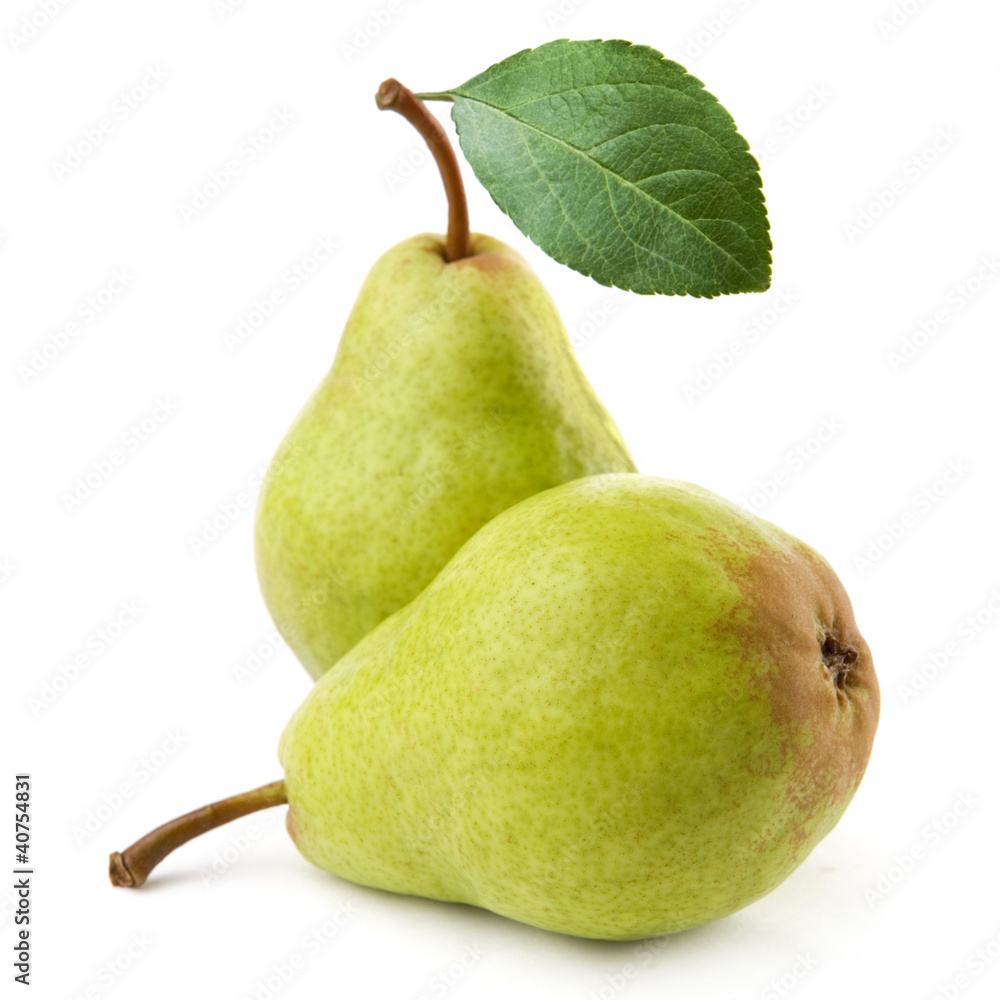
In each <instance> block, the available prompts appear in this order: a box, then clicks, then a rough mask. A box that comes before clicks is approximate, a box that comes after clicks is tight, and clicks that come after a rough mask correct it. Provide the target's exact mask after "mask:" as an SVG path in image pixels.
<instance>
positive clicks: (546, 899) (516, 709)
mask: <svg viewBox="0 0 1000 1000" xmlns="http://www.w3.org/2000/svg"><path fill="white" fill-rule="evenodd" d="M878 710H879V690H878V683H877V681H876V678H875V673H874V669H873V667H872V660H871V653H870V651H869V649H868V646H867V645H866V644H865V641H864V639H862V637H861V636H860V634H859V633H858V630H857V626H856V625H855V622H854V618H853V615H852V611H851V606H850V602H849V600H848V598H847V595H846V594H845V592H844V589H843V587H842V586H841V584H840V582H839V580H838V579H837V577H836V575H835V574H834V572H833V570H832V569H831V568H830V566H829V565H828V564H827V563H826V562H825V561H824V560H823V559H822V558H821V557H820V556H819V555H818V554H817V553H815V552H814V551H813V550H812V549H810V548H809V547H808V546H806V545H804V544H803V543H801V542H799V541H797V540H796V539H795V538H793V537H791V536H790V535H788V534H786V533H785V532H783V531H782V530H780V529H779V528H777V527H775V526H774V525H772V524H770V523H768V522H766V521H763V520H761V519H760V518H757V517H755V516H754V515H751V514H749V513H747V512H745V511H744V510H742V509H741V508H739V507H737V506H735V505H734V504H731V503H729V502H727V501H725V500H723V499H721V498H720V497H718V496H715V495H714V494H712V493H710V492H709V491H707V490H704V489H702V488H700V487H697V486H692V485H690V484H687V483H681V482H675V481H672V480H665V479H657V478H653V477H649V476H615V475H611V476H598V477H593V478H590V479H585V480H580V481H578V482H573V483H568V484H566V485H562V486H558V487H556V488H554V489H551V490H549V491H547V492H545V493H541V494H539V495H536V496H533V497H531V498H529V499H527V500H524V501H522V502H521V503H519V504H518V505H516V506H515V507H512V508H511V509H509V510H507V511H506V512H505V513H503V514H501V515H499V516H498V517H497V518H496V519H495V520H493V521H491V522H490V523H489V524H488V525H486V526H485V527H484V528H482V529H481V530H480V531H479V532H478V533H477V534H476V535H475V536H474V537H473V538H472V539H471V540H470V541H469V542H467V543H466V544H465V546H464V547H463V548H462V549H461V550H460V551H459V552H458V554H457V555H456V556H455V557H454V558H453V559H452V560H451V561H450V562H449V563H448V565H447V566H446V567H445V568H444V570H443V571H442V572H441V573H440V574H439V575H438V577H437V578H436V579H435V580H434V581H433V583H431V585H430V586H429V587H428V588H427V589H426V590H425V591H424V592H423V593H422V594H421V595H420V596H419V597H418V598H417V599H416V600H414V601H413V602H412V603H411V604H409V605H407V606H406V607H405V608H403V609H402V610H401V611H399V612H397V613H396V614H395V615H393V616H392V617H391V618H389V619H388V620H387V621H385V622H383V623H382V624H381V625H380V626H379V627H378V628H376V629H375V630H374V631H373V632H372V633H371V634H370V635H368V636H367V637H366V638H365V639H363V640H362V641H361V642H360V643H358V645H357V646H355V648H354V649H353V650H351V652H349V653H348V654H347V655H346V656H345V657H344V658H343V659H342V660H341V661H340V662H339V663H338V664H337V665H336V666H335V667H334V668H333V669H332V670H331V671H330V672H329V673H327V674H326V676H324V677H323V678H322V679H321V680H320V681H319V682H318V683H317V684H316V686H315V687H314V688H313V690H312V691H311V692H310V694H309V695H308V697H307V698H306V700H305V702H304V703H303V704H302V705H301V706H300V708H299V709H298V711H297V712H296V714H295V715H294V716H293V718H292V719H291V721H290V722H289V724H288V727H287V729H286V730H285V732H284V734H283V736H282V739H281V745H280V750H279V755H280V758H281V761H282V764H283V766H284V768H285V786H286V790H287V794H288V799H289V803H290V809H289V815H288V825H289V830H290V832H291V834H292V836H293V838H294V840H295V842H296V844H297V845H298V847H299V849H300V850H301V852H302V853H303V855H305V857H306V858H308V859H309V860H310V861H312V862H313V863H314V864H316V865H318V866H320V867H321V868H324V869H327V870H328V871H331V872H335V873H336V874H338V875H340V876H342V877H344V878H346V879H350V880H352V881H355V882H360V883H362V884H364V885H369V886H375V887H378V888H382V889H389V890H392V891H395V892H400V893H409V894H416V895H420V896H429V897H432V898H435V899H442V900H453V901H460V902H464V903H471V904H474V905H477V906H481V907H485V908H487V909H489V910H493V911H495V912H497V913H500V914H504V915H506V916H508V917H512V918H514V919H516V920H520V921H523V922H525V923H528V924H532V925H534V926H536V927H541V928H545V929H547V930H553V931H561V932H565V933H567V934H574V935H579V936H581V937H588V938H607V939H636V938H644V937H650V936H654V935H660V934H666V933H670V932H674V931H680V930H683V929H685V928H690V927H694V926H697V925H700V924H704V923H707V922H708V921H711V920H715V919H718V918H720V917H723V916H725V915H726V914H729V913H732V912H733V911H735V910H738V909H740V908H741V907H744V906H746V905H747V904H748V903H750V902H752V901H753V900H755V899H758V898H759V897H760V896H762V895H764V894H765V893H767V892H769V891H770V890H771V889H773V888H774V887H775V886H777V885H778V884H779V883H780V882H781V881H782V880H783V879H784V878H785V877H786V876H787V875H788V874H789V873H790V872H791V871H792V870H793V869H794V868H795V867H796V866H797V865H799V864H800V863H801V862H802V861H803V860H804V859H805V858H806V856H807V855H808V854H809V852H810V851H811V850H812V849H813V847H814V846H815V845H816V844H817V843H818V842H819V841H820V840H821V839H822V837H823V836H824V835H825V834H826V833H828V832H829V831H830V829H832V827H833V826H834V824H835V823H836V822H837V820H838V819H839V817H840V816H841V814H842V813H843V811H844V809H845V808H846V807H847V804H848V803H849V802H850V800H851V797H852V796H853V794H854V792H855V789H856V788H857V787H858V783H859V782H860V780H861V777H862V775H863V773H864V770H865V766H866V764H867V761H868V756H869V753H870V751H871V746H872V740H873V737H874V733H875V727H876V724H877V719H878Z"/></svg>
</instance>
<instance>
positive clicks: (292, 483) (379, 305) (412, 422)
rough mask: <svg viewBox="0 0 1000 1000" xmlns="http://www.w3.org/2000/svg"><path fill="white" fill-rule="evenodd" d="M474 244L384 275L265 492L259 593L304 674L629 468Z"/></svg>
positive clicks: (415, 244) (498, 249) (407, 259)
mask: <svg viewBox="0 0 1000 1000" xmlns="http://www.w3.org/2000/svg"><path fill="white" fill-rule="evenodd" d="M471 248H472V255H471V256H468V257H464V258H462V259H460V260H455V261H452V262H450V263H449V262H446V260H445V248H444V243H443V241H442V238H441V237H438V236H433V235H428V234H425V235H421V236H416V237H413V238H411V239H408V240H404V241H403V242H402V243H400V244H398V245H397V246H395V247H393V248H392V249H391V250H389V251H388V252H387V253H385V254H384V255H383V256H382V257H381V258H380V259H379V260H378V261H377V262H376V264H375V265H374V267H373V268H372V270H371V271H370V272H369V274H368V277H367V278H366V280H365V282H364V285H363V286H362V288H361V291H360V293H359V295H358V299H357V302H356V303H355V306H354V309H353V311H352V312H351V315H350V317H349V318H348V321H347V325H346V327H345V329H344V333H343V336H342V338H341V341H340V346H339V349H338V351H337V356H336V359H335V361H334V364H333V367H332V368H331V370H330V372H329V373H328V374H327V375H326V377H325V378H324V379H323V381H322V382H321V383H320V385H319V387H318V388H317V389H316V391H315V392H314V393H313V395H312V397H311V398H310V399H309V401H308V402H307V403H306V405H305V407H304V409H303V410H302V412H301V413H300V414H299V416H298V417H297V419H296V420H295V422H294V424H293V425H292V427H291V429H290V430H289V432H288V434H287V435H286V437H285V440H284V442H283V443H282V446H281V447H280V448H279V450H278V453H277V455H276V457H275V459H274V461H273V462H272V465H271V468H270V470H269V472H268V475H267V477H266V480H265V482H264V486H263V488H262V491H261V495H260V499H259V502H258V508H257V520H256V529H255V544H256V556H257V569H258V576H259V579H260V584H261V589H262V591H263V594H264V599H265V601H266V603H267V606H268V608H269V610H270V612H271V615H272V617H273V618H274V621H275V623H276V624H277V626H278V629H279V630H280V632H281V633H282V634H283V635H284V636H285V638H286V639H287V640H288V642H289V645H290V646H291V647H292V649H293V650H294V651H295V653H296V654H297V655H298V657H299V659H300V660H301V661H302V663H303V664H304V665H305V667H306V669H307V670H308V671H309V673H310V674H312V676H313V677H319V676H320V675H321V674H322V673H323V672H324V671H325V670H327V669H328V668H329V667H330V666H331V664H333V663H334V662H336V661H337V660H338V659H339V658H340V657H341V656H342V655H343V654H344V653H345V652H347V650H348V649H350V648H351V647H352V646H353V645H354V644H355V643H356V642H357V641H358V640H359V639H360V638H361V637H362V636H364V635H365V634H366V633H367V632H369V631H370V630H371V629H372V628H374V627H375V626H376V625H377V624H378V623H379V622H381V621H382V620H383V619H384V618H386V617H388V616H389V615H390V614H392V613H393V612H394V611H396V610H398V609H399V608H401V607H402V606H403V605H405V604H407V603H408V602H409V601H411V600H413V598H415V597H416V596H417V595H418V594H419V593H420V592H421V590H423V589H424V587H426V586H427V584H428V583H430V581H431V580H433V579H434V577H435V576H436V575H437V573H438V571H439V570H440V569H441V567H442V566H444V564H445V563H446V562H447V561H448V560H449V559H450V558H451V556H452V555H454V553H455V552H456V551H457V550H458V549H459V547H460V546H461V545H462V544H463V543H464V542H465V541H466V540H467V539H469V538H471V537H472V535H474V534H475V532H476V531H477V530H478V529H479V528H480V527H482V526H483V525H484V524H486V523H487V522H488V521H489V520H491V519H492V518H493V517H495V516H496V515H497V514H499V513H500V512H501V511H503V510H506V509H507V508H508V507H510V506H512V505H513V504H515V503H517V502H518V501H520V500H523V499H524V498H525V497H529V496H531V495H532V494H535V493H538V492H540V491H542V490H546V489H549V488H550V487H552V486H556V485H559V484H560V483H563V482H567V481H569V480H573V479H578V478H580V477H582V476H588V475H591V474H594V473H601V472H633V471H635V466H634V464H633V463H632V459H631V457H630V456H629V453H628V450H627V448H626V447H625V445H624V443H623V442H622V439H621V436H620V434H619V433H618V430H617V428H616V427H615V425H614V422H613V421H612V419H611V417H610V416H609V415H608V413H607V411H606V410H605V409H604V407H603V406H602V405H601V403H600V401H599V400H598V399H597V397H596V395H595V394H594V391H593V389H592V388H591V387H590V384H589V383H588V382H587V379H586V376H585V375H584V374H583V371H582V370H581V368H580V366H579V364H578V363H577V361H576V358H575V356H574V353H573V349H572V346H571V345H570V342H569V338H568V336H567V333H566V329H565V327H564V326H563V323H562V320H561V319H560V318H559V314H558V312H557V311H556V308H555V306H554V304H553V302H552V300H551V298H550V297H549V295H548V293H547V292H546V291H545V289H544V288H543V287H542V284H541V282H540V281H539V280H538V278H537V277H536V275H535V274H534V272H533V271H532V270H531V269H530V268H529V267H528V265H527V264H526V263H525V261H524V260H523V259H522V258H521V257H520V255H519V254H517V253H516V252H515V251H514V250H512V249H511V248H510V247H508V246H506V245H504V244H503V243H500V242H499V241H497V240H494V239H491V238H489V237H487V236H480V235H473V236H472V238H471Z"/></svg>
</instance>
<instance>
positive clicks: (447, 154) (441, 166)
mask: <svg viewBox="0 0 1000 1000" xmlns="http://www.w3.org/2000/svg"><path fill="white" fill-rule="evenodd" d="M375 103H376V104H377V105H378V106H379V107H380V108H381V109H382V110H383V111H396V112H398V113H399V114H401V115H402V116H403V117H404V118H405V119H406V120H407V121H408V122H409V123H410V124H411V125H412V126H413V127H414V128H415V129H416V130H417V131H418V132H419V133H420V134H421V135H422V136H423V137H424V141H425V142H426V143H427V145H428V146H429V147H430V151H431V152H432V153H433V154H434V160H435V161H436V162H437V165H438V170H439V171H440V172H441V180H442V181H444V192H445V194H446V195H447V196H448V235H447V237H446V238H445V256H446V257H447V259H448V260H449V261H453V260H461V259H462V258H463V257H469V256H471V254H472V247H471V246H470V243H469V207H468V205H467V203H466V201H465V187H464V185H463V184H462V173H461V171H460V170H459V167H458V157H457V156H455V150H454V149H453V148H452V145H451V143H450V142H449V141H448V136H447V134H446V133H445V131H444V129H443V128H442V127H441V123H440V122H439V121H438V120H437V119H436V118H435V117H434V116H433V115H432V114H431V113H430V110H429V109H428V107H427V105H426V104H424V102H423V101H421V100H420V99H419V98H417V97H415V96H414V94H413V91H412V90H410V89H409V88H407V87H404V86H403V85H402V84H401V83H400V82H399V81H398V80H394V79H391V78H390V79H388V80H386V81H385V82H384V83H383V84H382V85H381V86H380V87H379V88H378V93H376V95H375Z"/></svg>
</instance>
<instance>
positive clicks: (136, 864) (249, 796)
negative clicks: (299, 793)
mask: <svg viewBox="0 0 1000 1000" xmlns="http://www.w3.org/2000/svg"><path fill="white" fill-rule="evenodd" d="M287 802H288V798H287V797H286V795H285V783H284V782H283V781H272V782H271V784H269V785H263V786H262V787H260V788H255V789H254V790H253V791H252V792H244V793H243V794H242V795H233V796H231V797H230V798H228V799H223V800H222V801H221V802H213V803H212V804H211V805H208V806H202V808H201V809H195V810H194V812H189V813H187V814H185V815H184V816H178V817H177V819H172V820H171V821H170V822H169V823H164V824H163V826H158V827H157V828H156V829H155V830H153V831H152V832H150V833H147V834H146V836H145V837H143V838H142V839H140V840H137V841H136V842H135V843H134V844H133V845H132V846H131V847H128V848H126V849H125V850H124V851H122V852H121V853H119V852H118V851H115V853H114V854H112V855H111V858H110V865H109V869H108V874H109V875H110V877H111V884H112V885H117V886H124V887H126V888H129V889H138V888H139V886H140V885H142V884H143V883H144V882H145V881H146V879H147V878H148V877H149V873H150V872H151V871H152V870H153V869H154V868H155V867H156V866H157V865H158V864H159V863H160V862H161V861H162V860H163V859H164V858H165V857H166V856H167V855H168V854H170V853H171V851H175V850H176V849H177V848H178V847H180V846H181V844H186V843H187V842H188V841H189V840H193V839H194V838H195V837H198V836H200V835H201V834H203V833H208V831H209V830H214V829H215V828H216V827H217V826H223V825H224V824H226V823H230V822H232V821H233V820H234V819H239V818H240V817H241V816H248V815H249V814H250V813H254V812H257V811H258V810H260V809H267V808H269V807H270V806H281V805H285V804H286V803H287Z"/></svg>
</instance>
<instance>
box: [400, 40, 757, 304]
mask: <svg viewBox="0 0 1000 1000" xmlns="http://www.w3.org/2000/svg"><path fill="white" fill-rule="evenodd" d="M418 96H422V97H425V98H427V99H431V98H434V97H438V98H448V97H450V98H451V99H452V100H453V101H454V102H455V103H454V107H453V109H452V118H453V119H454V121H455V126H456V128H457V129H458V135H459V140H460V142H461V145H462V150H463V151H464V153H465V155H466V157H467V158H468V160H469V163H470V164H471V165H472V168H473V170H475V172H476V176H477V177H478V178H479V180H480V181H482V183H483V184H484V185H485V186H486V188H487V189H488V190H489V192H490V194H491V195H492V196H493V199H494V201H496V203H497V204H498V205H499V206H500V208H501V209H503V211H504V212H506V213H507V214H508V215H509V216H510V217H511V219H512V220H513V221H514V223H515V225H517V227H518V228H519V229H520V230H521V231H522V232H523V233H525V234H526V235H527V236H528V237H529V238H530V239H532V240H533V241H534V242H535V243H537V244H538V246H540V247H541V248H542V250H544V251H545V252H546V253H547V254H549V255H550V256H551V257H554V258H555V259H556V260H558V261H560V262H562V263H563V264H568V265H569V266H570V267H572V268H574V269H575V270H577V271H580V272H582V273H583V274H587V275H590V276H591V277H593V278H594V280H595V281H598V282H600V283H601V284H602V285H614V286H617V287H619V288H625V289H629V290H631V291H635V292H644V293H652V292H660V293H664V294H667V295H696V296H713V295H719V294H727V293H731V292H762V291H764V290H765V289H766V288H767V287H768V286H769V285H770V280H771V254H770V250H771V239H770V236H769V235H768V221H767V210H766V208H765V206H764V195H763V192H762V191H761V180H760V173H759V168H758V166H757V161H756V160H755V159H754V158H753V156H752V155H751V154H750V148H749V146H748V144H747V142H746V140H745V139H744V138H743V137H742V136H741V135H740V134H739V132H737V131H736V124H735V123H734V121H733V119H732V117H731V116H730V115H729V113H728V112H727V111H726V110H725V109H724V108H723V107H722V105H720V104H719V102H718V101H717V100H716V99H715V98H714V97H713V96H712V95H711V94H709V93H708V92H707V91H706V90H705V89H704V85H703V84H702V83H701V81H700V80H697V79H695V78H694V77H693V76H689V75H688V73H687V72H686V71H685V70H684V68H683V67H682V66H679V65H678V64H677V63H675V62H672V61H670V60H669V59H665V58H664V57H663V55H662V53H660V52H657V51H656V50H655V49H651V48H648V47H646V46H641V45H633V44H632V43H630V42H626V41H620V40H616V41H600V40H595V41H585V42H573V41H568V40H566V39H561V40H559V41H554V42H549V43H548V44H546V45H542V46H540V47H539V48H537V49H525V50H524V51H523V52H518V53H517V54H516V55H513V56H511V57H510V58H509V59H504V60H503V62H499V63H497V64H496V65H495V66H491V67H490V68H489V69H488V70H486V72H485V73H481V74H480V75H479V76H476V77H473V78H472V79H471V80H469V81H468V82H467V83H465V84H463V85H462V86H460V87H456V88H455V89H454V90H449V91H447V92H445V93H442V94H426V95H418Z"/></svg>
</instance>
